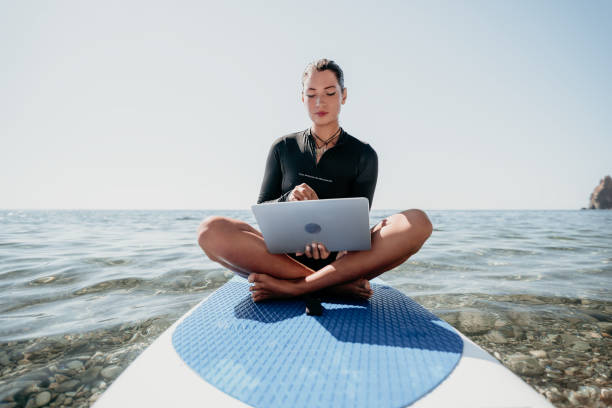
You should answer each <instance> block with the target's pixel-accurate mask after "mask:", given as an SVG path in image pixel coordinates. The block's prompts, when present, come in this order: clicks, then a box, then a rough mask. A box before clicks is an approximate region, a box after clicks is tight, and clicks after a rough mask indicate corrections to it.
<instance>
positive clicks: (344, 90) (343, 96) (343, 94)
mask: <svg viewBox="0 0 612 408" xmlns="http://www.w3.org/2000/svg"><path fill="white" fill-rule="evenodd" d="M302 99H304V97H303V96H302ZM344 102H346V88H344V89H343V90H342V104H343V105H344Z"/></svg>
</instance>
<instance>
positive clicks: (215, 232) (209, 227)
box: [198, 216, 232, 256]
mask: <svg viewBox="0 0 612 408" xmlns="http://www.w3.org/2000/svg"><path fill="white" fill-rule="evenodd" d="M231 227H232V222H231V220H230V219H228V218H226V217H220V216H210V217H208V218H206V219H205V220H204V221H202V223H201V224H200V226H199V227H198V244H199V245H200V247H201V248H202V249H203V250H204V252H206V254H207V255H209V252H212V251H214V250H215V247H216V246H217V245H218V244H219V243H222V242H223V239H222V237H223V236H224V234H225V233H226V232H227V231H228V230H229V229H230V228H231ZM209 256H210V255H209Z"/></svg>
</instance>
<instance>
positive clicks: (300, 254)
mask: <svg viewBox="0 0 612 408" xmlns="http://www.w3.org/2000/svg"><path fill="white" fill-rule="evenodd" d="M302 255H304V253H303V252H296V253H295V256H302Z"/></svg>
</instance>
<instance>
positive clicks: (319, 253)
mask: <svg viewBox="0 0 612 408" xmlns="http://www.w3.org/2000/svg"><path fill="white" fill-rule="evenodd" d="M304 253H306V256H307V257H308V258H314V259H327V257H328V256H329V254H330V252H329V251H328V250H327V248H326V247H325V245H323V244H321V243H319V242H313V243H312V244H308V245H306V248H305V250H304V252H296V255H297V256H301V255H304Z"/></svg>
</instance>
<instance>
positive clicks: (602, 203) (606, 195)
mask: <svg viewBox="0 0 612 408" xmlns="http://www.w3.org/2000/svg"><path fill="white" fill-rule="evenodd" d="M589 208H590V209H592V210H609V209H612V177H610V176H606V177H604V178H603V179H601V181H600V182H599V185H598V186H597V187H595V190H593V194H591V203H590V205H589Z"/></svg>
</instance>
